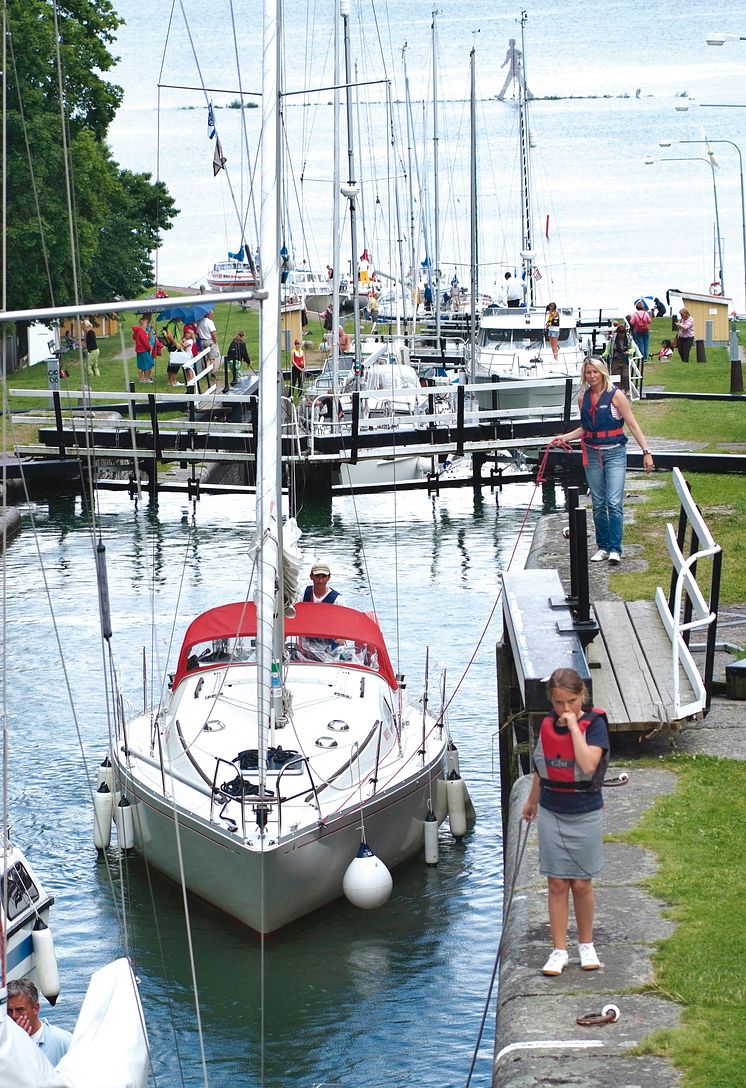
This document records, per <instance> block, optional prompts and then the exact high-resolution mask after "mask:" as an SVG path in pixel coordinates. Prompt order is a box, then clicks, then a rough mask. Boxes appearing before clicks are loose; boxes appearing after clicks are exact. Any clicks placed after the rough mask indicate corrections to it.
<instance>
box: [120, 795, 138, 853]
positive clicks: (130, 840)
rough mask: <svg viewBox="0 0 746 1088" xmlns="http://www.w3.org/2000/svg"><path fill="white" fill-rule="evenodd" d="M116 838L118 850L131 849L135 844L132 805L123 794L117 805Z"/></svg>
mask: <svg viewBox="0 0 746 1088" xmlns="http://www.w3.org/2000/svg"><path fill="white" fill-rule="evenodd" d="M117 839H118V840H119V848H120V850H124V851H127V850H131V849H132V847H133V846H134V845H135V821H134V813H133V811H132V805H131V804H130V803H129V801H128V800H127V798H126V797H125V796H124V795H122V798H121V800H120V802H119V804H118V805H117Z"/></svg>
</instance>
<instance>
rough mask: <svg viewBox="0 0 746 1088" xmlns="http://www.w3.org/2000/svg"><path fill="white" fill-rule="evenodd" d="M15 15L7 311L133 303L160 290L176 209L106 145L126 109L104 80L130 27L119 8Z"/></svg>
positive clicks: (50, 1)
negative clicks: (121, 30) (158, 276)
mask: <svg viewBox="0 0 746 1088" xmlns="http://www.w3.org/2000/svg"><path fill="white" fill-rule="evenodd" d="M6 7H7V12H8V16H7V22H8V50H7V53H8V64H7V71H8V90H7V102H8V107H7V117H6V126H7V134H8V135H7V139H8V158H7V162H8V168H7V200H8V203H7V224H8V226H7V232H6V238H7V261H8V282H7V308H8V309H11V310H12V309H21V308H23V309H26V308H28V307H36V306H46V305H60V304H64V303H68V302H72V301H74V300H75V298H76V295H77V298H79V299H80V301H82V302H93V301H101V302H104V301H107V300H109V299H112V298H114V297H115V296H116V295H123V296H126V297H134V296H136V295H138V294H139V293H141V292H142V291H143V290H145V289H147V288H149V287H151V286H152V285H153V275H154V269H153V261H152V253H153V251H154V250H155V249H157V248H158V247H159V245H160V244H161V240H160V232H161V231H163V230H166V229H168V228H169V227H170V225H171V220H172V219H173V217H174V215H175V214H176V209H175V208H174V204H173V200H172V199H171V197H170V195H169V193H168V191H167V189H166V188H165V186H164V185H163V184H162V183H160V182H153V180H152V178H151V176H150V175H149V174H134V173H132V172H131V171H129V170H125V169H121V168H120V166H119V165H118V163H116V162H115V161H114V160H113V159H112V157H111V152H110V150H109V148H108V146H107V144H106V142H105V141H106V134H107V131H108V128H109V125H110V124H111V122H112V120H113V118H114V116H115V114H116V111H117V109H118V107H119V105H120V104H121V100H122V90H121V88H120V87H118V86H116V85H115V84H113V83H110V82H108V80H107V79H106V78H105V73H107V72H108V71H110V70H111V68H112V67H113V65H114V64H115V60H116V58H115V57H114V56H113V55H112V54H111V53H110V52H109V46H110V45H111V44H112V43H113V42H114V40H115V34H116V30H117V27H118V26H119V25H120V23H121V21H122V20H121V19H119V17H118V16H117V14H116V12H115V11H114V8H113V7H112V5H111V3H110V2H109V0H96V2H95V4H94V3H90V2H89V0H6ZM55 9H56V19H55ZM58 61H59V63H58ZM60 86H61V87H62V99H63V105H62V106H61V102H60V99H61V95H60Z"/></svg>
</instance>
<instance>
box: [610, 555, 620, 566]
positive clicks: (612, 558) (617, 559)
mask: <svg viewBox="0 0 746 1088" xmlns="http://www.w3.org/2000/svg"><path fill="white" fill-rule="evenodd" d="M621 561H622V557H621V555H620V554H619V552H609V562H610V563H613V564H614V566H618V565H619V563H621Z"/></svg>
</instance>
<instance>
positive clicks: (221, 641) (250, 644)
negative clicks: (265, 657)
mask: <svg viewBox="0 0 746 1088" xmlns="http://www.w3.org/2000/svg"><path fill="white" fill-rule="evenodd" d="M231 661H256V644H255V642H254V639H243V638H216V639H213V640H212V641H210V642H198V643H196V645H194V646H192V647H191V652H190V654H189V658H188V660H187V669H188V670H189V671H191V670H192V669H198V668H200V667H201V666H202V665H225V664H228V663H229V662H231Z"/></svg>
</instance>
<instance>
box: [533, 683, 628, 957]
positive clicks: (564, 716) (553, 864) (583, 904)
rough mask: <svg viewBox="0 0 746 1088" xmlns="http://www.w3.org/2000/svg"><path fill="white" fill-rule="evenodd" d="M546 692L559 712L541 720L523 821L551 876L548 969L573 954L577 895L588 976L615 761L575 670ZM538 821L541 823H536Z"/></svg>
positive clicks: (600, 717) (601, 717)
mask: <svg viewBox="0 0 746 1088" xmlns="http://www.w3.org/2000/svg"><path fill="white" fill-rule="evenodd" d="M547 694H548V696H549V701H550V702H551V704H552V712H551V714H548V715H547V716H546V717H545V718H544V719H543V721H542V723H541V728H540V731H539V740H538V743H537V745H536V748H535V750H534V759H533V762H534V768H535V770H534V777H533V782H532V784H531V792H530V793H529V795H528V798H527V800H526V803H525V804H524V806H523V812H522V815H523V819H524V820H526V821H527V822H528V823H533V822H534V821H535V820H536V821H537V823H538V829H539V868H540V870H541V873H542V874H543V875H544V876H546V878H547V886H548V893H549V928H550V931H551V935H552V945H553V948H552V952H551V953H550V955H549V958H548V960H547V961H546V963H545V964H544V967H543V968H542V970H543V972H544V974H545V975H561V974H562V972H563V970H564V969H565V967H566V966H567V964H568V963H569V960H570V956H569V953H568V951H567V925H568V913H569V898H570V892H572V899H573V906H574V908H575V922H576V924H577V930H578V952H579V956H580V966H581V968H582V970H583V971H595V970H597V968H599V967H600V966H601V964H600V962H599V959H598V956H597V955H596V949H595V947H594V944H593V917H594V913H595V900H594V896H593V883H592V881H593V877H594V876H596V875H597V874H598V873H600V872H601V870H602V868H603V863H604V859H603V804H604V802H603V796H602V793H601V787H602V785H603V779H604V774H605V773H606V768H607V766H608V762H609V748H610V744H609V723H608V721H607V718H606V714H605V713H604V711H603V710H599V709H597V708H596V707H593V708H590V709H585V707H586V706H587V704H588V703H589V702H590V700H589V697H588V691H587V690H586V687H585V684H584V683H583V679H582V677H581V676H580V675H579V674H578V673H577V672H576V671H575V669H555V670H554V672H553V673H552V675H551V676H550V677H549V683H548V685H547ZM537 817H538V820H537Z"/></svg>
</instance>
